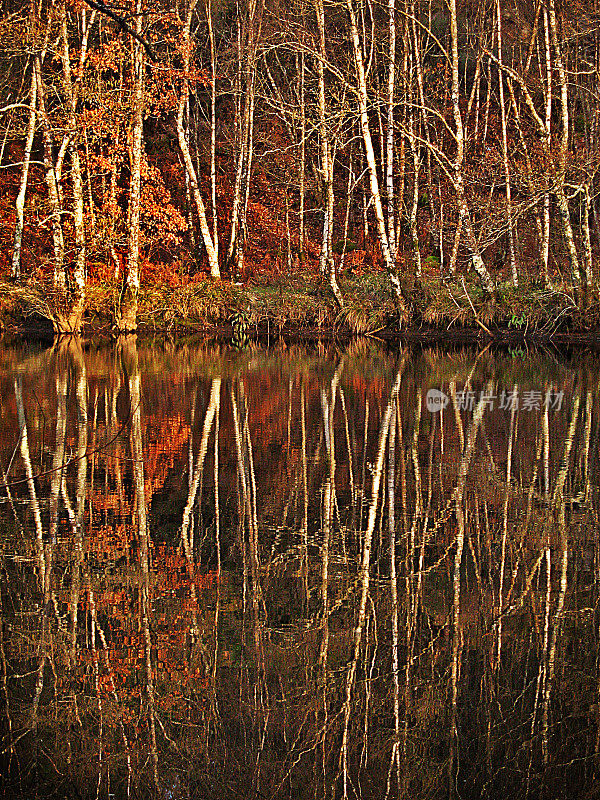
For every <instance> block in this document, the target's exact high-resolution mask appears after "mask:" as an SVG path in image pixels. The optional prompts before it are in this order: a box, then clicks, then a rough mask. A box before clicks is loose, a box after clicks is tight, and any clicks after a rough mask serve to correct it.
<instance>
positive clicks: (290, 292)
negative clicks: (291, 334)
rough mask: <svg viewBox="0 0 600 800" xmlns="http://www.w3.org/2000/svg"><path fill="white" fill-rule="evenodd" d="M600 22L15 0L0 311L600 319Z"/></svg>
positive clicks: (134, 319) (255, 4) (191, 318)
mask: <svg viewBox="0 0 600 800" xmlns="http://www.w3.org/2000/svg"><path fill="white" fill-rule="evenodd" d="M599 22H600V9H599V8H598V1H597V0H591V2H585V3H584V2H579V0H535V1H534V2H531V3H525V2H522V0H510V1H509V0H446V2H441V0H387V2H377V1H376V0H358V1H357V0H342V2H329V0H313V2H310V3H306V2H304V1H303V0H287V2H284V0H202V1H201V2H198V0H177V2H165V0H153V2H149V0H124V2H120V3H114V2H107V3H105V2H104V1H103V0H31V2H28V3H22V2H15V0H4V2H3V13H2V20H1V21H0V187H1V192H0V211H1V215H2V220H3V225H2V229H1V231H0V237H1V239H2V243H1V248H0V326H2V327H5V328H7V329H10V327H11V326H13V327H14V326H15V325H18V324H20V323H21V322H22V321H23V320H24V319H26V318H27V317H28V316H31V315H32V314H34V315H36V316H37V317H39V318H44V319H45V320H49V321H50V322H51V323H52V326H53V329H54V331H55V332H56V333H75V334H79V333H81V332H87V333H89V332H93V331H98V330H111V329H112V330H116V331H117V332H120V333H123V332H131V331H135V330H136V329H137V328H138V325H140V326H144V325H145V326H148V327H151V328H158V329H164V328H170V327H174V326H179V327H181V326H184V327H185V326H192V327H195V328H196V329H199V328H202V327H203V326H207V325H215V324H220V323H229V324H230V325H232V326H233V329H234V331H236V332H238V333H239V334H241V335H243V334H245V332H246V331H247V330H248V329H249V328H250V326H252V325H256V326H257V329H258V327H259V326H260V325H263V326H264V325H265V324H267V325H274V326H276V327H278V328H279V329H283V328H285V327H286V326H288V327H289V326H296V327H300V328H302V327H304V328H307V327H309V326H316V327H323V326H327V327H330V328H345V329H349V330H351V331H354V332H358V333H364V332H367V333H368V332H374V331H378V330H383V329H384V328H390V327H391V328H393V329H395V330H398V329H400V328H402V327H406V326H411V325H413V326H417V327H419V326H433V327H438V328H441V329H446V328H448V327H452V326H466V327H469V326H470V327H472V328H473V329H475V330H477V331H482V330H483V331H485V332H487V333H490V332H492V331H493V329H502V328H504V329H510V330H514V331H525V332H526V331H529V330H532V331H537V332H539V333H544V334H548V335H552V334H554V333H556V332H558V331H562V332H564V331H566V332H569V331H587V332H591V333H593V331H594V329H595V328H596V327H597V325H598V323H599V321H600V303H599V298H598V274H597V258H598V250H599V246H600V221H599V209H598V178H597V175H598V166H599V162H600V147H599V137H600V93H599V77H600V73H599V65H600V48H599V37H600V31H599Z"/></svg>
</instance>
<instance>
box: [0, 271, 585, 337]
mask: <svg viewBox="0 0 600 800" xmlns="http://www.w3.org/2000/svg"><path fill="white" fill-rule="evenodd" d="M340 284H341V286H342V290H343V293H344V301H345V303H344V306H343V307H342V308H340V307H339V306H338V305H337V304H336V303H335V300H334V298H333V296H332V294H331V292H330V289H329V286H328V285H327V283H326V281H324V280H323V279H322V278H320V276H313V275H307V274H301V275H288V276H278V277H277V278H275V279H273V280H271V281H270V282H268V283H267V282H263V283H258V282H249V283H247V284H246V285H243V286H240V285H239V284H233V283H231V282H228V281H213V280H211V279H208V278H204V277H200V278H198V279H196V280H189V281H187V282H185V283H183V282H182V283H180V284H179V285H173V286H165V285H152V284H151V285H147V286H143V287H142V289H141V291H140V296H139V310H138V328H137V332H136V333H137V335H138V337H139V338H141V339H147V338H149V337H152V336H158V337H160V338H173V337H175V338H178V339H185V338H189V337H194V338H195V337H201V338H204V339H207V340H211V339H212V340H220V341H230V342H231V343H232V344H233V345H234V346H238V347H243V346H244V345H245V344H246V343H247V342H250V341H265V340H266V341H267V343H270V342H271V341H273V340H277V339H280V338H283V339H285V340H289V341H323V340H336V341H345V340H351V339H353V338H362V337H365V338H370V339H374V340H380V341H382V342H388V343H391V342H405V343H407V344H415V345H418V344H423V345H429V344H448V345H456V344H458V345H460V344H464V345H479V346H486V345H490V344H491V345H495V346H501V347H502V346H506V347H511V346H519V345H523V346H525V347H528V346H533V347H535V346H544V345H550V346H555V347H556V346H562V347H587V348H592V349H600V301H599V299H598V295H597V293H596V292H597V290H595V291H592V292H590V293H589V294H588V295H587V298H586V301H585V306H583V307H582V305H581V304H579V305H578V304H576V302H575V299H574V298H575V293H574V291H573V289H572V288H571V287H565V286H564V285H562V286H561V285H556V286H554V287H540V286H539V284H536V283H533V282H532V283H530V284H529V285H523V286H522V287H520V288H519V289H515V288H513V287H511V286H507V285H506V284H502V285H498V287H497V293H496V296H495V297H494V298H493V299H491V300H490V299H489V298H485V297H483V296H482V295H481V291H480V289H479V287H478V286H477V285H476V284H475V283H471V284H470V285H469V284H465V282H464V280H462V282H461V283H460V284H459V283H458V282H457V283H456V284H453V283H452V282H450V281H448V280H441V279H439V278H429V279H426V278H425V279H424V280H423V282H422V283H421V284H419V285H418V287H417V286H415V287H411V291H410V293H409V297H410V303H411V306H410V317H409V318H408V319H402V318H401V316H400V314H399V312H398V309H397V308H396V306H395V304H394V302H393V300H392V298H391V296H390V292H389V288H388V286H389V285H388V283H387V276H386V275H385V273H383V272H381V271H377V272H371V273H364V274H362V275H359V276H351V277H350V279H347V280H344V281H340ZM119 290H120V287H119V286H118V285H116V284H113V285H97V286H92V287H90V290H89V292H88V298H87V300H88V304H87V312H86V317H85V319H84V326H83V330H82V333H81V338H82V340H85V341H102V340H109V339H114V338H116V336H117V332H116V330H115V327H114V321H113V320H114V317H113V309H114V308H115V299H116V296H117V295H118V291H119ZM50 316H51V309H50V308H49V306H48V304H47V301H46V297H45V295H44V293H43V287H40V286H35V285H34V286H31V285H29V286H26V287H22V286H19V287H15V286H14V285H10V284H6V283H4V284H2V285H0V336H1V337H2V338H3V339H4V338H6V337H8V338H14V339H24V340H26V339H44V340H52V339H54V337H55V334H54V331H53V328H52V323H51V319H50Z"/></svg>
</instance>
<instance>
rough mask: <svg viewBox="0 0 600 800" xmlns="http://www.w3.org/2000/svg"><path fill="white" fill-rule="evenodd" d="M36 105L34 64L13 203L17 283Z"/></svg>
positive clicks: (13, 257) (13, 271) (13, 256)
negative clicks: (23, 141)
mask: <svg viewBox="0 0 600 800" xmlns="http://www.w3.org/2000/svg"><path fill="white" fill-rule="evenodd" d="M36 105H37V80H36V69H35V63H34V65H33V66H32V68H31V88H30V90H29V121H28V123H27V138H26V139H25V150H24V153H23V167H22V170H21V185H20V187H19V194H18V195H17V201H16V203H15V214H16V222H15V236H14V240H13V253H12V272H11V277H12V279H13V280H14V281H16V282H17V283H20V282H21V244H22V242H23V227H24V225H25V195H26V193H27V178H28V175H29V161H30V159H31V148H32V146H33V136H34V134H35V118H36Z"/></svg>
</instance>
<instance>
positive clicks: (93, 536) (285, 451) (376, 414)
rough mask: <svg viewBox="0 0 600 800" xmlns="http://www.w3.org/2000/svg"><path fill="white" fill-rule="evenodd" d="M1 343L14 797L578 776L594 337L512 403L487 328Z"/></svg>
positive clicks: (589, 746)
mask: <svg viewBox="0 0 600 800" xmlns="http://www.w3.org/2000/svg"><path fill="white" fill-rule="evenodd" d="M160 359H163V360H162V361H161V360H160ZM236 359H238V360H236ZM157 360H158V362H159V363H157ZM11 363H12V366H11V367H10V368H9V369H6V370H5V371H4V372H2V373H0V381H1V382H2V391H3V397H4V399H3V417H2V431H1V435H0V465H1V466H2V470H3V473H2V474H3V483H4V489H3V491H2V498H3V502H2V503H0V518H1V521H2V525H3V530H4V534H3V535H2V538H1V543H2V550H1V557H2V560H1V566H2V592H1V599H2V619H3V626H2V631H1V638H0V665H1V669H2V674H1V676H0V677H1V680H0V697H1V698H2V700H1V702H2V705H3V709H2V742H1V748H0V749H1V750H2V759H3V761H4V764H3V770H2V774H3V777H4V781H5V783H6V786H7V787H11V792H12V793H13V794H14V795H15V797H16V796H23V797H36V796H39V797H45V796H71V795H73V796H75V795H77V796H82V797H88V796H89V797H92V796H93V797H98V798H100V797H102V798H105V797H106V798H108V797H112V796H114V797H145V796H161V797H162V796H164V797H172V798H178V797H182V798H184V797H199V796H202V797H207V798H211V797H214V798H217V797H223V796H225V797H237V796H241V797H250V796H255V795H256V796H266V797H284V796H286V797H289V796H292V797H297V798H303V797H306V798H308V797H315V796H319V797H340V798H341V797H343V798H346V797H353V796H359V795H361V796H365V797H371V796H372V797H395V796H397V797H404V796H411V797H415V798H425V797H433V796H435V797H444V796H457V797H484V796H487V797H497V796H498V795H499V794H500V793H501V792H504V793H505V794H506V795H507V796H510V797H517V798H518V797H523V798H524V797H548V798H550V797H556V796H558V795H560V794H561V792H562V793H564V792H566V791H567V790H568V791H571V792H572V793H577V792H579V794H580V795H582V794H583V793H584V792H585V791H588V792H589V791H593V786H594V781H595V780H596V779H597V768H598V764H597V759H598V754H599V749H600V745H599V742H600V734H599V730H600V728H599V725H598V714H597V708H598V705H599V704H600V702H599V701H600V698H599V692H598V681H597V669H596V664H597V659H598V657H599V652H598V636H597V625H596V622H597V620H596V611H595V609H596V607H597V602H598V583H597V576H598V574H600V566H599V564H600V561H599V547H598V542H597V539H598V537H597V531H598V486H597V448H598V430H599V428H598V418H599V417H598V411H599V408H598V402H599V401H598V392H597V388H598V386H597V383H598V379H597V377H595V376H597V374H598V372H597V370H595V369H594V363H590V364H587V365H584V367H585V368H582V369H581V370H579V372H577V371H575V370H572V369H567V368H564V369H561V370H557V369H556V368H555V367H554V366H552V365H550V366H544V364H545V362H543V361H540V362H539V363H537V368H538V372H539V374H540V375H541V376H543V377H542V378H541V379H540V383H539V385H538V386H537V387H534V388H535V390H536V391H539V392H540V393H541V394H542V397H543V396H545V392H547V391H548V390H551V391H552V392H558V391H562V392H564V396H565V398H568V402H566V403H565V404H564V407H562V408H553V407H550V406H548V405H544V404H543V403H540V404H539V407H533V408H527V407H525V405H524V404H521V405H520V407H516V406H513V407H512V408H510V407H509V408H502V409H501V408H499V407H493V404H492V403H491V402H490V401H489V398H490V397H494V396H495V397H498V396H500V394H501V392H502V391H503V390H504V391H505V392H506V393H510V392H512V393H513V394H515V395H520V396H524V393H525V392H526V391H532V388H531V383H529V384H528V383H527V380H528V379H527V377H526V376H524V375H520V374H519V372H518V370H515V367H514V364H512V363H510V362H509V361H507V360H504V361H503V360H502V358H501V357H498V358H493V357H492V356H490V354H489V353H488V354H485V353H484V354H479V355H478V356H473V355H471V354H468V353H463V354H454V355H452V354H451V355H444V354H442V355H440V354H438V353H435V352H430V353H426V354H421V355H418V354H415V353H411V352H410V351H408V350H407V351H405V352H403V353H402V354H401V355H400V356H399V357H397V356H395V355H394V354H390V355H387V354H384V353H381V352H380V351H374V350H372V349H371V350H369V349H368V348H365V347H364V346H361V345H354V346H353V347H351V348H348V349H347V350H344V351H335V352H332V353H325V354H323V353H318V352H315V351H313V352H310V351H306V350H301V349H298V348H290V349H288V350H284V351H282V352H280V353H268V352H264V353H263V352H261V351H259V350H256V351H253V352H252V353H250V354H249V355H244V354H239V355H238V356H236V357H235V358H232V357H231V356H230V354H227V353H224V352H222V351H220V350H218V349H216V350H201V349H199V350H194V349H191V348H189V349H186V348H181V349H180V350H175V351H173V350H171V351H169V352H168V353H167V350H166V349H165V351H164V353H161V352H160V351H151V350H148V349H147V348H145V347H142V346H138V345H137V343H136V341H135V339H134V338H127V339H124V340H122V341H120V342H118V343H117V345H116V347H115V348H114V349H113V350H110V351H105V352H102V351H99V352H98V351H93V350H91V349H90V350H85V351H84V350H83V349H82V347H81V344H79V343H76V342H74V341H64V342H62V343H60V344H59V345H57V346H56V347H54V348H53V349H51V350H50V351H47V352H45V353H40V354H38V355H33V356H27V357H25V358H22V359H21V360H18V359H17V360H16V361H14V362H11ZM544 369H546V370H547V371H546V373H544ZM432 387H433V388H436V389H438V390H441V391H443V392H444V393H445V395H446V396H447V398H448V405H447V406H446V408H445V409H441V410H438V411H430V410H429V407H428V405H427V392H428V389H430V388H432ZM465 392H467V393H468V392H472V393H473V395H472V397H473V401H472V402H471V403H470V404H465V402H464V398H465V396H466V395H465ZM7 398H9V399H7ZM582 642H585V646H582Z"/></svg>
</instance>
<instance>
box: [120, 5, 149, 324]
mask: <svg viewBox="0 0 600 800" xmlns="http://www.w3.org/2000/svg"><path fill="white" fill-rule="evenodd" d="M135 20H136V22H135V25H136V28H135V30H136V33H137V34H138V35H141V33H142V3H141V0H137V2H136V18H135ZM132 51H133V74H134V86H133V130H132V137H131V138H132V141H131V152H130V157H129V159H130V164H131V177H130V180H129V214H128V217H129V246H128V253H127V265H126V268H125V275H124V281H123V289H122V291H121V297H120V302H119V309H118V319H117V328H118V331H119V333H133V332H134V331H135V330H137V312H138V295H139V291H140V211H141V189H142V150H143V141H144V53H143V48H142V45H141V44H140V42H139V41H134V42H132Z"/></svg>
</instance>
